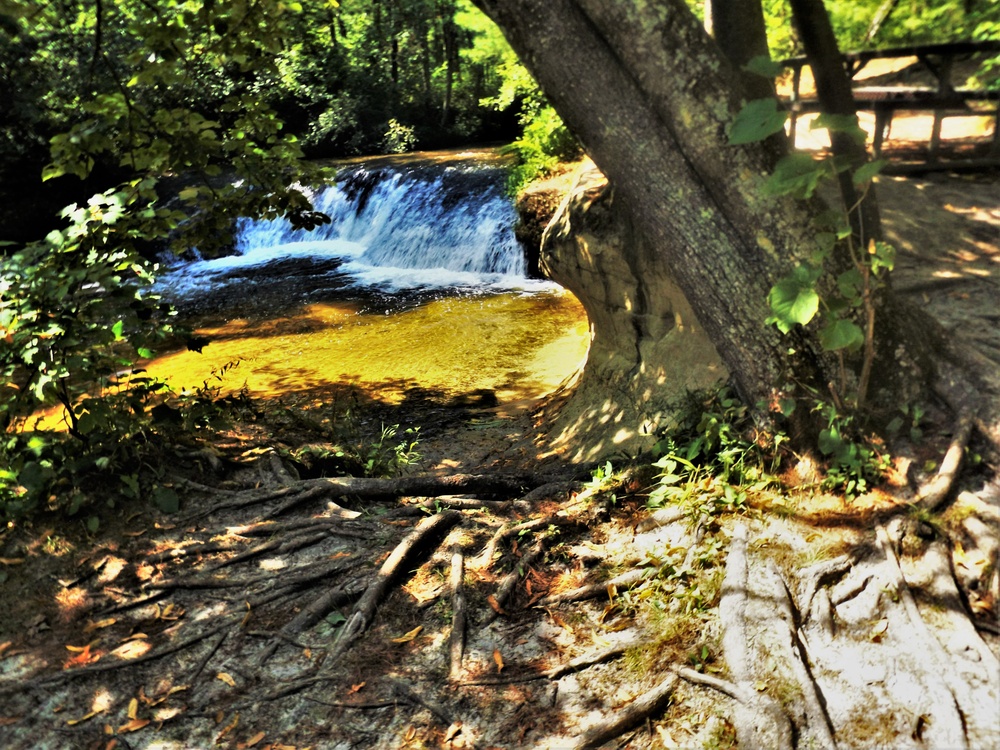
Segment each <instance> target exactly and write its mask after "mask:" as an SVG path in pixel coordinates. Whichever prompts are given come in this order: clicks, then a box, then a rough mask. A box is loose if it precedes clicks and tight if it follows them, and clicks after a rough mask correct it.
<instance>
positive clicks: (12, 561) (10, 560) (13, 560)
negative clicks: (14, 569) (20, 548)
mask: <svg viewBox="0 0 1000 750" xmlns="http://www.w3.org/2000/svg"><path fill="white" fill-rule="evenodd" d="M23 562H24V558H23V557H0V565H20V564H21V563H23Z"/></svg>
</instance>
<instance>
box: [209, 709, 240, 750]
mask: <svg viewBox="0 0 1000 750" xmlns="http://www.w3.org/2000/svg"><path fill="white" fill-rule="evenodd" d="M239 723H240V715H239V714H236V715H234V716H233V720H232V721H231V722H229V723H228V724H226V726H225V727H224V728H223V730H222V731H221V732H219V735H218V737H216V738H215V744H216V745H218V744H219V743H220V742H222V740H223V739H224V738H225V736H226V735H227V734H229V733H230V732H232V731H233V730H234V729H236V727H237V725H238V724H239Z"/></svg>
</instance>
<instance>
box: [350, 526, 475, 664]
mask: <svg viewBox="0 0 1000 750" xmlns="http://www.w3.org/2000/svg"><path fill="white" fill-rule="evenodd" d="M461 518H462V516H461V515H460V514H459V513H458V512H456V511H445V512H444V513H439V514H438V515H436V516H429V517H427V518H425V519H424V520H423V521H421V522H420V523H418V524H417V525H416V527H415V528H414V529H413V531H412V532H410V533H409V534H407V536H406V537H405V538H404V539H403V541H401V542H400V543H399V544H398V545H397V546H396V548H395V549H394V550H393V551H392V554H391V555H389V557H388V558H387V559H386V561H385V562H384V563H382V567H381V568H379V571H378V574H377V575H376V576H375V580H374V581H373V582H372V583H371V585H369V586H368V588H367V589H366V590H365V593H364V594H363V595H362V597H361V598H360V599H359V600H358V602H357V604H355V605H354V611H353V612H352V613H351V615H350V616H349V617H348V618H347V622H345V623H344V625H343V627H342V628H341V630H340V632H339V634H338V636H337V640H336V641H335V642H334V645H333V648H332V650H331V655H330V659H331V661H335V660H336V658H337V657H339V656H340V655H341V654H343V653H344V651H346V650H347V649H348V648H350V647H351V645H352V644H353V643H354V641H356V640H357V639H358V637H359V636H360V635H361V634H362V633H363V632H364V631H365V630H367V629H368V626H369V625H370V624H371V621H372V618H373V617H374V616H375V610H376V608H377V607H378V605H379V603H381V601H382V600H383V599H384V598H385V596H386V594H387V593H388V591H389V586H390V585H391V584H392V583H393V582H394V581H395V580H396V579H397V578H398V577H399V575H400V573H401V572H402V569H403V564H404V563H405V562H407V560H408V559H409V557H410V555H411V553H412V552H413V551H414V550H415V549H416V548H417V547H419V546H420V545H422V544H424V543H425V542H426V541H427V540H428V539H429V538H430V537H432V536H434V535H436V534H443V533H444V532H445V531H447V530H448V529H450V528H451V527H452V526H454V525H455V524H457V523H458V522H459V521H460V520H461Z"/></svg>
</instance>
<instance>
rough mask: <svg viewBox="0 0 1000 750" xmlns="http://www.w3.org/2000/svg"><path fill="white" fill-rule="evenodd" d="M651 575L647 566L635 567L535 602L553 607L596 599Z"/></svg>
mask: <svg viewBox="0 0 1000 750" xmlns="http://www.w3.org/2000/svg"><path fill="white" fill-rule="evenodd" d="M648 577H649V570H648V569H645V568H635V569H633V570H628V571H626V572H624V573H622V574H621V575H617V576H615V577H614V578H611V579H609V580H607V581H602V582H601V583H590V584H587V585H586V586H580V587H579V588H575V589H571V590H569V591H563V592H561V593H559V594H552V595H551V596H546V597H544V598H542V599H539V600H538V601H537V602H535V606H536V607H541V608H543V609H544V608H545V607H552V606H554V605H556V604H565V603H567V602H582V601H586V600H587V599H596V598H597V597H599V596H608V595H609V592H611V591H614V590H615V589H629V588H632V587H633V586H635V585H636V584H638V583H642V581H644V580H646V578H648Z"/></svg>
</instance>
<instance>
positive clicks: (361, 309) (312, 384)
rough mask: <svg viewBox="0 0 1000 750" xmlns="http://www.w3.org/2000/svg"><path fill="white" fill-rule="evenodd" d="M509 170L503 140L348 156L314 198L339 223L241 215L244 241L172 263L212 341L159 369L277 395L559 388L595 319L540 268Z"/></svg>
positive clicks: (197, 322)
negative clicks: (511, 191)
mask: <svg viewBox="0 0 1000 750" xmlns="http://www.w3.org/2000/svg"><path fill="white" fill-rule="evenodd" d="M505 180H506V171H505V166H504V162H503V160H502V159H501V158H500V157H499V155H498V154H497V153H496V152H495V151H492V150H476V151H464V152H446V153H434V154H416V155H408V156H405V157H383V158H374V159H366V160H363V161H355V162H350V163H346V164H344V165H343V166H342V167H341V168H340V169H339V171H338V176H337V181H336V183H335V184H334V185H332V186H329V187H327V188H324V189H321V190H318V191H316V192H315V193H314V194H312V195H311V198H312V200H313V202H314V205H315V207H316V209H317V210H319V211H323V212H324V213H326V214H327V215H329V216H330V218H331V222H330V223H329V224H326V225H322V226H320V227H317V228H316V229H314V230H311V231H305V230H295V229H293V228H292V227H291V225H290V224H289V223H288V222H287V221H285V220H276V221H249V220H242V221H241V222H240V224H239V225H238V228H237V242H236V253H235V254H233V255H230V256H227V257H222V258H215V259H201V258H196V259H194V260H186V261H174V262H173V263H171V264H170V265H169V266H168V267H167V268H166V269H165V271H164V272H162V273H161V275H160V278H159V281H158V288H159V292H160V293H161V294H162V295H163V296H164V297H165V298H166V299H167V300H169V301H170V302H172V303H173V304H175V305H176V306H177V308H178V309H179V311H180V313H181V315H182V318H184V319H185V320H186V321H187V322H188V323H189V324H190V325H193V326H194V327H195V328H196V330H197V332H198V335H199V336H202V337H205V338H206V339H207V340H208V341H209V343H208V344H207V345H206V346H204V347H203V349H202V352H201V353H197V352H188V351H181V352H174V353H170V354H166V355H164V356H161V357H159V358H157V359H156V360H154V361H152V362H150V363H149V364H148V365H147V370H148V371H149V373H150V374H151V375H153V376H156V377H163V378H165V379H168V380H169V381H170V383H171V384H172V385H173V386H174V387H175V388H176V389H185V388H192V387H198V386H201V385H202V384H205V383H208V384H210V385H212V386H215V387H219V388H221V389H222V390H223V391H227V390H237V389H240V388H243V387H245V388H246V390H247V391H248V392H249V393H250V394H252V395H255V396H259V397H264V398H270V397H275V396H283V395H291V394H296V395H299V396H306V397H309V398H316V399H320V400H322V398H323V397H324V393H325V392H326V391H328V390H329V389H331V388H339V387H343V386H350V387H356V388H360V389H363V390H364V391H365V392H367V393H368V394H369V395H370V396H372V397H375V398H378V399H380V400H383V401H390V402H397V401H399V400H401V399H403V398H405V396H406V394H407V393H412V392H414V391H419V392H421V393H424V394H432V395H434V396H437V397H440V398H441V399H442V400H449V399H455V398H459V399H460V398H462V397H465V396H467V395H468V394H480V395H483V394H486V401H485V402H486V403H492V402H494V400H496V401H497V402H499V403H505V402H513V401H521V400H525V399H535V398H538V397H541V396H543V395H545V394H547V393H549V392H551V391H553V390H554V389H556V388H557V387H558V386H559V385H560V384H561V383H562V382H564V381H566V380H567V379H569V378H571V377H572V376H573V375H574V374H575V373H576V372H577V371H578V369H579V368H580V366H581V365H582V362H583V360H584V359H585V357H586V354H587V348H588V345H589V330H588V323H587V318H586V315H585V313H584V311H583V308H582V306H581V305H580V304H579V302H578V301H577V300H576V299H575V298H574V297H573V296H572V295H571V294H570V293H569V292H567V291H565V290H563V289H562V288H561V287H559V286H558V285H556V284H554V283H552V282H550V281H546V280H542V279H538V278H533V277H531V276H530V275H529V269H528V263H527V261H526V260H525V253H524V248H523V247H522V246H521V245H520V243H519V242H518V240H517V239H516V237H515V236H514V226H515V223H516V221H517V215H516V211H515V209H514V206H513V202H512V200H511V199H510V198H509V197H508V196H507V195H506V193H505V189H504V186H505ZM233 363H235V366H233ZM223 371H225V372H224V373H223Z"/></svg>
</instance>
